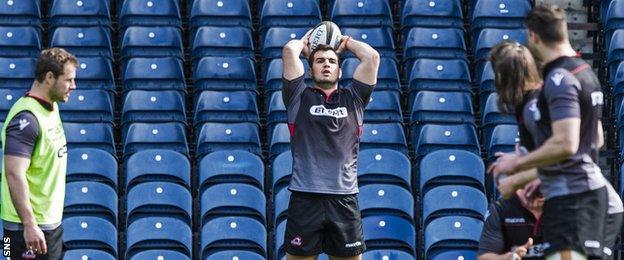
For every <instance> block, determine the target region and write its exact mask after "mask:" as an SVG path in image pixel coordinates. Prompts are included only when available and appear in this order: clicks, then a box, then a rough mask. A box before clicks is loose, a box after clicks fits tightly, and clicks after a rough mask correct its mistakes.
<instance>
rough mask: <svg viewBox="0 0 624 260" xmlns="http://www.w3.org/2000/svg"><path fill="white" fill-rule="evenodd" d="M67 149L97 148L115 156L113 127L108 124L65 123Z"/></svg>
mask: <svg viewBox="0 0 624 260" xmlns="http://www.w3.org/2000/svg"><path fill="white" fill-rule="evenodd" d="M63 128H64V129H65V138H66V139H67V147H68V148H69V149H73V148H97V149H101V150H104V151H106V152H108V153H110V154H112V155H115V140H114V139H113V137H114V135H113V127H112V125H110V124H107V123H89V124H83V123H63Z"/></svg>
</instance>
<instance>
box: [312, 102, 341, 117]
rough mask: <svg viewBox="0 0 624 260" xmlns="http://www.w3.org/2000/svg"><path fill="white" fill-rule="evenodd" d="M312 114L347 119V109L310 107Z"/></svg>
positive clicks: (320, 106)
mask: <svg viewBox="0 0 624 260" xmlns="http://www.w3.org/2000/svg"><path fill="white" fill-rule="evenodd" d="M310 114H312V115H315V116H329V117H334V118H345V117H347V115H348V113H347V108H346V107H337V108H334V109H328V108H325V106H323V105H317V106H312V107H310Z"/></svg>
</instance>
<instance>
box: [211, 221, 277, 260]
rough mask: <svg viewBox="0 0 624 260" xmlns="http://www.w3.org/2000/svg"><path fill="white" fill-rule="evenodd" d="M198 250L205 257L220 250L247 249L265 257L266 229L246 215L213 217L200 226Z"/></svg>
mask: <svg viewBox="0 0 624 260" xmlns="http://www.w3.org/2000/svg"><path fill="white" fill-rule="evenodd" d="M200 236H201V245H200V252H201V255H202V256H203V257H206V256H208V255H210V254H212V253H214V252H215V251H221V250H230V249H236V250H248V251H252V252H254V253H257V254H260V255H262V256H263V257H266V251H267V231H266V228H265V227H264V225H263V224H262V223H261V222H258V221H257V220H255V219H252V218H248V217H221V218H215V219H212V220H210V221H208V222H207V223H205V224H204V225H203V226H202V229H201V234H200Z"/></svg>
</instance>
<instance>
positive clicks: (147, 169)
mask: <svg viewBox="0 0 624 260" xmlns="http://www.w3.org/2000/svg"><path fill="white" fill-rule="evenodd" d="M124 172H125V174H126V180H125V184H126V189H130V188H132V187H133V186H135V185H138V184H140V183H145V182H168V183H175V184H179V185H182V186H184V187H186V188H187V189H190V187H191V163H190V162H189V161H188V159H187V158H186V157H185V156H184V155H182V154H180V153H178V152H175V151H171V150H163V149H149V150H143V151H139V152H137V153H135V154H133V155H131V156H130V157H128V159H127V160H126V162H125V163H124Z"/></svg>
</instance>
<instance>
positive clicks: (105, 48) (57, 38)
mask: <svg viewBox="0 0 624 260" xmlns="http://www.w3.org/2000/svg"><path fill="white" fill-rule="evenodd" d="M110 37H111V35H110V31H108V30H107V29H105V28H104V27H99V26H94V27H57V28H56V29H54V31H53V32H52V39H51V40H50V47H59V48H63V49H65V50H66V51H68V52H70V53H72V54H74V55H76V56H85V57H104V58H106V59H109V60H113V48H112V45H111V38H110Z"/></svg>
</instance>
